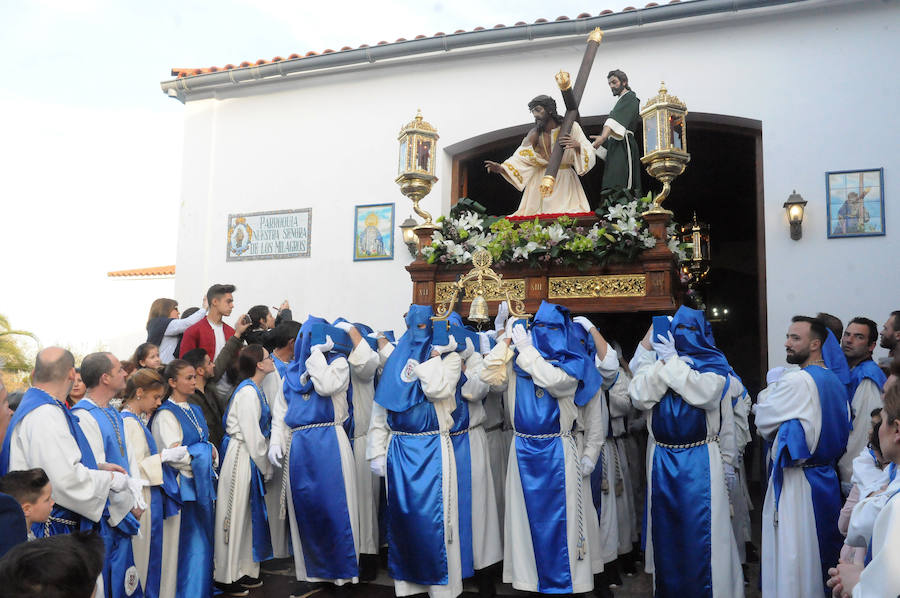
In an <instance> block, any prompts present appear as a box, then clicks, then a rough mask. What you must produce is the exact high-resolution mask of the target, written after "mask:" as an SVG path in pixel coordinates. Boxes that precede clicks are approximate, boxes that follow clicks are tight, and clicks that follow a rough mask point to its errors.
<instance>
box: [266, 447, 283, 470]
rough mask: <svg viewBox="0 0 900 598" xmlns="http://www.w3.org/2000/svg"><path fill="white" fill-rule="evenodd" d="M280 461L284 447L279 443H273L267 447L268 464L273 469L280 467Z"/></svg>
mask: <svg viewBox="0 0 900 598" xmlns="http://www.w3.org/2000/svg"><path fill="white" fill-rule="evenodd" d="M282 459H284V447H282V446H281V443H280V442H273V443H272V444H271V445H269V463H271V464H272V465H274V466H275V467H281V461H282Z"/></svg>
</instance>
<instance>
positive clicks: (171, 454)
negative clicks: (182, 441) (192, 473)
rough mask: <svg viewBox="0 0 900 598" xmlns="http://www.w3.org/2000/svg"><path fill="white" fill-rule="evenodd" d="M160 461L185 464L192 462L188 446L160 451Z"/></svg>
mask: <svg viewBox="0 0 900 598" xmlns="http://www.w3.org/2000/svg"><path fill="white" fill-rule="evenodd" d="M159 460H160V461H162V462H163V463H185V462H190V460H191V456H190V454H189V453H188V449H187V447H186V446H176V447H175V448H164V449H163V450H161V451H159Z"/></svg>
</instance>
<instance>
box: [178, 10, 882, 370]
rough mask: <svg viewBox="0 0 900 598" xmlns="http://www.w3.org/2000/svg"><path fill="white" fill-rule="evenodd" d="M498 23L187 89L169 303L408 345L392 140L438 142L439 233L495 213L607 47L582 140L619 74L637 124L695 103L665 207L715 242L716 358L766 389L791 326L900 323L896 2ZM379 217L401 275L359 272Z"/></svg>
mask: <svg viewBox="0 0 900 598" xmlns="http://www.w3.org/2000/svg"><path fill="white" fill-rule="evenodd" d="M548 6H549V5H548ZM586 9H587V7H586ZM548 10H552V9H550V8H548ZM452 25H453V24H452V23H448V24H447V26H448V27H452ZM485 25H486V26H487V27H486V28H484V29H482V28H478V29H476V30H474V31H458V32H453V33H450V32H449V30H448V32H439V33H436V34H434V35H422V36H417V37H416V38H415V39H408V40H405V39H401V40H397V41H394V42H382V43H378V44H373V45H371V46H368V47H360V48H346V47H345V48H342V49H340V50H338V49H337V48H338V47H340V45H341V40H340V39H336V40H335V46H334V47H335V50H330V49H329V50H325V51H323V52H309V53H307V54H303V55H298V54H294V55H291V56H290V57H287V58H282V57H276V58H273V59H264V60H258V61H256V60H253V61H248V62H246V63H243V64H241V65H223V66H218V67H211V68H185V69H180V68H179V69H174V70H173V72H172V75H173V77H174V78H173V79H171V80H167V81H164V82H163V83H162V90H163V92H164V93H166V94H168V95H169V96H171V97H172V98H173V99H176V100H178V101H180V102H182V103H183V104H184V113H185V116H184V164H183V170H182V179H181V190H180V195H181V201H182V203H181V206H182V207H181V214H180V222H179V240H178V250H177V262H176V267H177V274H176V279H175V295H176V298H177V299H179V301H181V302H182V303H183V304H184V305H189V304H191V303H192V301H191V298H195V297H198V296H200V295H201V294H202V293H203V291H204V290H205V289H206V288H207V287H208V286H209V285H210V284H212V283H217V282H221V283H226V282H229V283H233V284H236V285H237V288H238V290H237V292H236V293H235V301H236V306H237V310H236V311H235V313H234V314H233V316H237V314H238V312H239V311H240V310H245V309H248V308H249V307H251V306H252V305H255V304H258V303H264V304H267V305H278V304H279V303H280V302H281V301H282V300H283V299H285V298H287V299H289V300H290V302H291V305H292V307H293V308H294V314H295V318H297V319H303V318H305V315H306V314H307V313H311V314H315V315H317V316H321V317H325V318H328V319H334V318H337V317H338V316H344V317H346V318H348V319H350V320H355V321H363V322H365V323H367V324H369V325H371V326H373V327H374V328H381V329H394V330H397V331H402V330H403V324H402V314H403V313H404V312H405V311H406V308H407V306H408V304H409V303H410V302H411V298H412V284H411V282H410V276H409V273H408V272H407V271H406V269H405V267H406V266H407V265H408V264H409V263H410V262H411V261H412V257H411V256H410V253H409V252H408V251H407V249H406V247H405V246H404V244H403V240H402V235H401V233H400V231H399V229H397V227H398V225H399V223H400V222H401V221H402V220H403V219H405V218H406V217H407V216H408V215H409V214H411V213H412V208H411V202H410V201H409V200H408V199H407V198H406V197H404V196H403V195H401V193H400V191H399V188H398V186H397V185H396V184H395V183H394V178H395V177H396V175H397V155H398V141H397V135H398V132H399V130H400V128H401V126H403V125H404V124H405V123H407V122H409V121H410V120H411V119H412V117H413V116H414V115H415V114H416V111H417V109H421V111H422V114H423V116H424V118H425V120H427V121H428V122H430V123H431V124H432V125H433V126H434V127H435V128H436V129H437V130H438V133H439V135H440V140H439V142H438V151H437V155H436V159H437V172H436V174H437V176H438V177H439V181H438V182H437V184H436V185H435V186H434V188H433V190H432V191H431V193H430V194H429V195H428V196H427V197H426V198H425V199H424V200H423V201H422V207H423V208H424V209H426V210H427V211H429V212H430V213H431V214H433V215H434V216H435V217H437V216H438V215H440V214H447V213H448V211H449V209H450V207H451V205H452V204H453V203H454V202H455V201H456V200H457V199H459V198H460V197H465V196H468V197H471V198H472V199H475V200H477V201H479V202H480V203H482V204H484V205H485V206H487V207H488V209H489V210H490V209H491V208H492V207H494V208H495V209H499V207H500V206H501V205H505V204H502V201H508V198H509V197H510V196H509V193H513V194H514V190H512V189H511V188H509V189H506V188H505V187H504V185H506V187H509V186H508V185H507V184H506V183H503V182H502V181H501V180H500V179H499V178H497V179H490V180H489V179H487V175H486V174H485V173H484V172H483V168H480V164H481V162H482V161H483V160H484V159H499V160H502V159H503V158H504V157H505V155H508V154H509V153H510V152H511V151H512V150H513V149H514V148H515V147H516V146H517V145H518V143H519V141H520V140H521V137H522V135H523V133H524V132H525V131H526V130H527V129H528V127H529V126H530V125H531V121H532V119H531V117H530V115H529V113H528V110H527V103H528V101H529V100H530V99H531V98H532V97H534V96H536V95H538V94H549V95H551V96H553V97H555V98H557V102H558V104H559V108H560V112H563V110H564V106H563V103H562V99H561V97H560V94H559V90H558V88H557V87H556V84H555V81H554V74H556V73H557V71H559V70H560V69H563V70H567V71H570V72H572V73H573V77H574V73H575V72H576V71H577V69H578V65H579V64H580V62H581V58H582V55H583V53H584V48H585V42H586V38H587V34H588V33H589V32H590V31H591V30H592V29H594V28H596V27H599V28H600V29H602V30H603V31H604V37H603V41H602V43H601V44H600V47H599V50H598V52H597V56H596V59H595V61H594V67H593V71H592V74H591V77H590V80H589V81H588V84H587V88H586V91H585V93H584V97H583V99H582V102H581V109H580V114H581V116H582V125H583V126H584V128H585V129H586V131H587V132H588V133H590V134H597V133H599V132H600V130H599V129H600V127H601V126H602V120H603V116H604V115H606V114H608V113H609V111H610V109H611V108H612V106H613V104H614V101H615V98H614V97H612V96H611V95H610V93H609V89H608V86H607V84H606V73H607V72H608V71H610V70H612V69H622V70H623V71H625V72H626V73H627V75H628V78H629V82H630V84H631V87H632V88H633V89H634V91H635V92H636V93H637V95H638V97H639V98H640V99H641V102H642V103H643V102H644V101H645V100H646V99H647V98H649V97H651V96H653V95H655V94H656V93H657V90H658V89H659V86H660V82H661V81H665V84H666V86H667V87H668V89H669V91H670V93H672V94H674V95H677V96H678V97H679V98H680V99H681V100H682V101H683V102H684V103H685V104H686V105H687V108H688V111H689V115H688V119H687V138H688V151H689V152H691V154H692V159H691V163H690V164H689V165H688V167H687V170H686V171H685V174H684V175H682V176H681V177H679V178H678V179H676V180H675V182H674V183H673V192H672V196H671V198H670V201H669V202H668V203H667V204H666V207H669V208H670V209H672V210H674V211H675V217H676V219H678V220H679V221H682V222H684V221H687V220H688V219H689V218H690V217H691V215H692V214H693V213H694V212H696V213H697V216H698V218H700V219H706V220H707V221H708V222H710V224H711V225H712V237H713V255H712V260H713V269H712V271H711V273H710V288H709V290H708V291H707V292H708V293H709V297H708V301H707V302H708V304H717V305H721V306H725V307H728V308H729V312H730V313H731V314H732V320H731V324H729V323H728V322H726V323H723V325H722V326H723V332H722V336H720V338H723V337H725V336H728V337H729V338H730V339H731V340H730V341H729V342H730V343H731V344H732V346H737V345H740V346H745V348H746V346H753V347H755V349H754V350H753V351H751V353H752V354H753V356H754V357H755V356H758V359H756V361H757V362H760V363H759V368H760V369H761V370H762V371H764V370H765V368H766V367H772V366H775V365H779V364H782V363H783V361H784V349H783V346H782V343H783V340H784V333H785V331H786V329H787V326H788V323H789V319H790V317H791V316H793V315H795V314H811V315H813V314H815V313H816V312H819V311H825V312H830V313H832V314H835V315H837V316H839V317H840V318H842V319H843V320H844V321H845V322H846V321H847V320H849V319H850V318H852V317H854V316H857V315H864V316H868V317H871V318H872V319H874V320H876V322H877V323H878V325H879V326H880V325H881V324H882V322H884V320H885V319H886V318H887V316H888V314H889V313H890V311H892V310H895V309H900V293H898V290H900V285H898V283H897V280H896V277H895V276H894V271H895V270H896V268H895V264H894V262H893V260H894V258H895V256H896V255H897V254H898V250H900V243H898V238H900V237H898V234H900V232H898V227H900V213H898V209H900V208H898V207H897V206H898V205H900V204H898V203H897V201H896V199H897V198H900V174H898V169H900V150H898V146H897V139H900V115H898V113H897V105H898V100H897V98H900V77H898V76H897V64H896V62H897V58H898V57H900V2H898V1H897V0H880V1H867V2H860V1H848V0H805V1H761V0H755V1H754V0H728V1H725V0H694V1H689V2H677V0H676V1H675V2H672V3H669V4H663V5H656V3H651V4H649V5H647V6H646V7H644V8H639V9H626V10H625V11H622V12H617V13H612V12H608V11H607V12H606V13H601V14H599V15H590V14H582V15H579V16H578V17H574V16H573V17H571V18H564V17H560V18H558V19H555V20H554V18H553V17H552V16H550V15H548V19H547V20H546V21H545V20H543V19H541V20H540V21H538V22H535V23H529V24H526V23H517V24H514V25H513V24H509V25H505V26H504V25H497V26H493V24H485ZM285 50H286V52H288V51H290V50H291V49H290V48H286V49H285ZM504 154H505V155H504ZM599 170H600V169H599V168H596V171H597V172H594V171H592V172H591V173H589V174H588V176H595V177H596V178H595V179H592V180H594V181H595V182H594V183H591V182H589V181H587V177H585V188H586V189H590V188H591V185H592V184H596V181H599V176H600V173H599ZM861 172H865V173H868V174H865V175H864V176H865V177H866V178H865V181H866V182H865V187H866V188H867V189H869V190H868V192H867V193H868V195H867V202H868V203H867V204H866V205H867V206H869V214H870V217H871V227H870V228H869V229H866V230H867V234H865V235H859V236H854V235H849V234H841V231H837V229H836V224H835V223H836V219H837V215H836V214H835V210H836V208H837V207H839V206H840V205H841V202H840V201H838V200H840V199H841V198H846V196H847V194H848V193H849V189H851V187H852V189H856V188H857V185H859V186H860V189H861V188H862V183H861V181H862V179H860V178H859V176H860V174H859V173H861ZM828 173H836V174H832V175H831V178H829V175H828ZM873 177H874V178H873ZM841 181H843V183H841ZM847 181H849V182H847ZM872 181H875V182H874V183H873V182H872ZM645 184H650V186H651V188H652V189H653V190H654V191H656V190H658V189H659V188H660V184H659V183H657V182H656V181H654V180H652V179H649V178H647V179H645ZM793 192H796V193H798V194H800V195H802V197H803V199H805V200H806V201H807V202H808V203H807V205H806V208H805V217H804V220H803V223H802V238H800V239H799V240H793V239H792V238H791V236H790V231H789V225H788V220H787V216H786V211H785V209H784V207H783V204H784V202H785V201H786V200H787V199H788V197H789V196H790V195H791V194H792V193H793ZM841 194H843V195H841ZM501 196H503V197H504V198H506V199H502V198H501ZM589 197H590V193H589ZM835 198H836V199H835ZM496 202H499V203H496ZM829 202H830V208H829ZM835 202H837V203H835ZM371 204H395V211H394V215H395V216H394V231H395V238H394V240H393V258H392V259H383V260H362V261H358V260H354V255H355V253H354V250H355V247H356V241H357V239H356V237H355V232H354V231H355V218H356V216H355V215H356V211H357V210H356V207H357V206H365V205H371ZM829 209H830V212H831V213H830V214H829ZM511 211H512V210H511V209H508V210H507V211H505V212H503V213H509V212H511ZM259 213H265V214H262V215H260V214H259ZM242 216H243V217H245V218H247V219H246V220H245V221H244V222H246V223H250V222H251V221H252V222H256V223H257V224H256V228H255V231H256V234H257V239H256V240H257V241H258V242H259V241H263V240H265V239H260V238H259V235H260V234H262V235H263V236H265V233H266V231H265V230H263V231H262V233H260V227H259V222H261V220H260V218H268V219H270V220H268V221H263V222H264V223H265V222H268V224H267V226H268V225H271V226H273V227H278V226H283V227H287V228H296V229H297V230H299V231H300V233H299V235H300V237H302V238H300V239H293V240H294V241H297V242H294V243H283V244H281V245H274V244H269V245H266V246H265V247H264V249H262V250H259V251H262V252H263V253H264V254H265V253H270V252H274V253H281V254H282V255H284V254H292V255H296V254H300V255H296V257H285V258H283V259H252V258H254V257H264V256H263V255H254V254H253V253H252V252H251V251H249V250H248V248H249V247H250V246H251V244H250V243H249V240H248V239H246V235H247V234H248V233H247V232H246V229H245V228H242V226H241V222H239V221H238V220H236V218H239V217H242ZM278 218H281V219H282V220H277V219H278ZM829 218H830V220H829ZM272 219H274V220H272ZM370 223H371V221H370ZM239 229H240V230H239ZM385 238H387V237H385ZM282 240H283V237H282ZM235 248H237V251H238V252H242V253H240V255H235V251H234V249H235ZM387 249H389V248H386V250H387ZM252 251H258V250H256V249H254V250H252ZM235 258H240V259H235ZM642 317H643V318H644V321H645V322H646V317H647V314H644V315H643V316H642ZM601 322H602V320H601ZM643 325H644V326H646V323H645V324H643ZM729 325H730V328H729V327H728V326H729ZM601 331H602V325H601ZM623 341H624V339H623ZM636 341H637V338H635V339H628V342H629V343H631V344H632V346H633V344H634V342H636ZM623 344H626V343H624V342H623ZM735 350H736V349H735ZM879 351H882V350H881V349H879ZM727 352H728V351H727V350H726V353H727Z"/></svg>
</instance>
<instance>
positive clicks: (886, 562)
mask: <svg viewBox="0 0 900 598" xmlns="http://www.w3.org/2000/svg"><path fill="white" fill-rule="evenodd" d="M896 490H898V488H896V487H895V488H894V491H896ZM857 506H858V505H857ZM853 514H854V516H855V515H856V510H855V509H854V513H853ZM898 569H900V498H898V497H897V496H894V497H893V499H891V500H888V501H887V504H886V505H884V506H883V507H882V509H881V510H880V512H879V514H878V518H877V519H876V520H875V524H874V531H873V534H872V561H871V562H870V563H869V565H868V566H867V567H866V568H865V569H864V570H863V572H862V575H860V576H859V583H858V584H856V587H855V588H853V598H881V597H882V596H897V595H900V575H898V574H897V571H898Z"/></svg>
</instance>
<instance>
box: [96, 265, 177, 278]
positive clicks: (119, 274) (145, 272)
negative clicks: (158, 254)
mask: <svg viewBox="0 0 900 598" xmlns="http://www.w3.org/2000/svg"><path fill="white" fill-rule="evenodd" d="M106 275H107V276H109V277H111V278H130V277H136V276H175V266H155V267H153V268H135V269H134V270H115V271H114V272H107V273H106Z"/></svg>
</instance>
